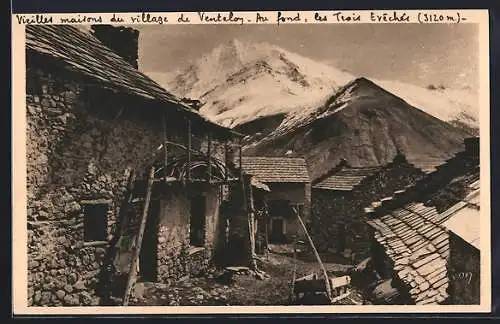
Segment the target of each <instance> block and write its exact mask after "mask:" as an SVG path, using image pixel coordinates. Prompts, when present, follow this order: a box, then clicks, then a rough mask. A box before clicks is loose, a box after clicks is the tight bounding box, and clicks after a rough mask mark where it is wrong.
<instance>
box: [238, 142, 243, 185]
mask: <svg viewBox="0 0 500 324" xmlns="http://www.w3.org/2000/svg"><path fill="white" fill-rule="evenodd" d="M238 151H239V159H240V161H239V164H240V165H239V167H240V177H241V176H242V175H243V163H242V162H241V156H242V155H243V154H242V150H241V138H240V141H239V148H238Z"/></svg>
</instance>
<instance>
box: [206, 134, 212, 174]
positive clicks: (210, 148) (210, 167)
mask: <svg viewBox="0 0 500 324" xmlns="http://www.w3.org/2000/svg"><path fill="white" fill-rule="evenodd" d="M207 154H208V183H211V182H212V161H211V160H212V132H209V133H208V149H207Z"/></svg>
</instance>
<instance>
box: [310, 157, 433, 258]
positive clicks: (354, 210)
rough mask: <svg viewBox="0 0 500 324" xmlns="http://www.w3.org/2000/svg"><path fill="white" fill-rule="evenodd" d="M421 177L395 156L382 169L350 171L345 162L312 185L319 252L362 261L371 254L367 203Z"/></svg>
mask: <svg viewBox="0 0 500 324" xmlns="http://www.w3.org/2000/svg"><path fill="white" fill-rule="evenodd" d="M423 175H424V173H423V172H422V171H421V170H420V169H418V168H416V167H414V166H413V164H410V163H409V162H408V161H407V160H406V158H405V156H404V155H402V154H398V155H397V156H396V157H395V158H394V160H393V161H392V162H391V163H388V164H387V165H384V166H374V167H352V166H350V165H349V163H348V162H347V161H345V160H342V161H341V162H340V163H339V164H338V165H337V166H335V167H334V168H332V170H330V171H329V172H327V173H326V174H325V175H323V176H321V177H319V178H318V179H316V180H315V181H313V183H312V194H311V198H312V199H311V201H312V216H311V217H312V225H313V234H314V239H315V241H316V242H317V245H318V248H319V249H320V250H330V251H334V252H335V253H339V254H342V255H344V256H345V257H347V258H349V259H354V260H362V259H363V258H365V257H367V256H368V255H369V253H370V242H371V240H370V235H369V234H368V228H367V225H366V219H365V216H366V215H365V213H364V207H365V206H366V201H373V200H378V199H381V198H383V197H386V196H387V195H389V194H390V193H392V192H394V191H395V190H398V189H402V188H404V187H405V186H408V185H412V184H413V183H415V182H416V181H417V180H418V179H420V178H421V177H422V176H423Z"/></svg>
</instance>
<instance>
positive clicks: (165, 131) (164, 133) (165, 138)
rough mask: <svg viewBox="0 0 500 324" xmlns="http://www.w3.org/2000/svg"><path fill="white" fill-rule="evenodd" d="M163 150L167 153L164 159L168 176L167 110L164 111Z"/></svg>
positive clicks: (164, 167) (164, 170) (164, 168)
mask: <svg viewBox="0 0 500 324" xmlns="http://www.w3.org/2000/svg"><path fill="white" fill-rule="evenodd" d="M162 121H163V152H164V153H165V156H164V160H163V174H164V176H165V179H166V178H167V165H168V135H167V111H166V110H165V112H164V113H163V119H162Z"/></svg>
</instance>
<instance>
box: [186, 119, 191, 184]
mask: <svg viewBox="0 0 500 324" xmlns="http://www.w3.org/2000/svg"><path fill="white" fill-rule="evenodd" d="M187 127H188V150H187V151H188V174H187V178H188V180H191V120H190V119H188V120H187Z"/></svg>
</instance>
